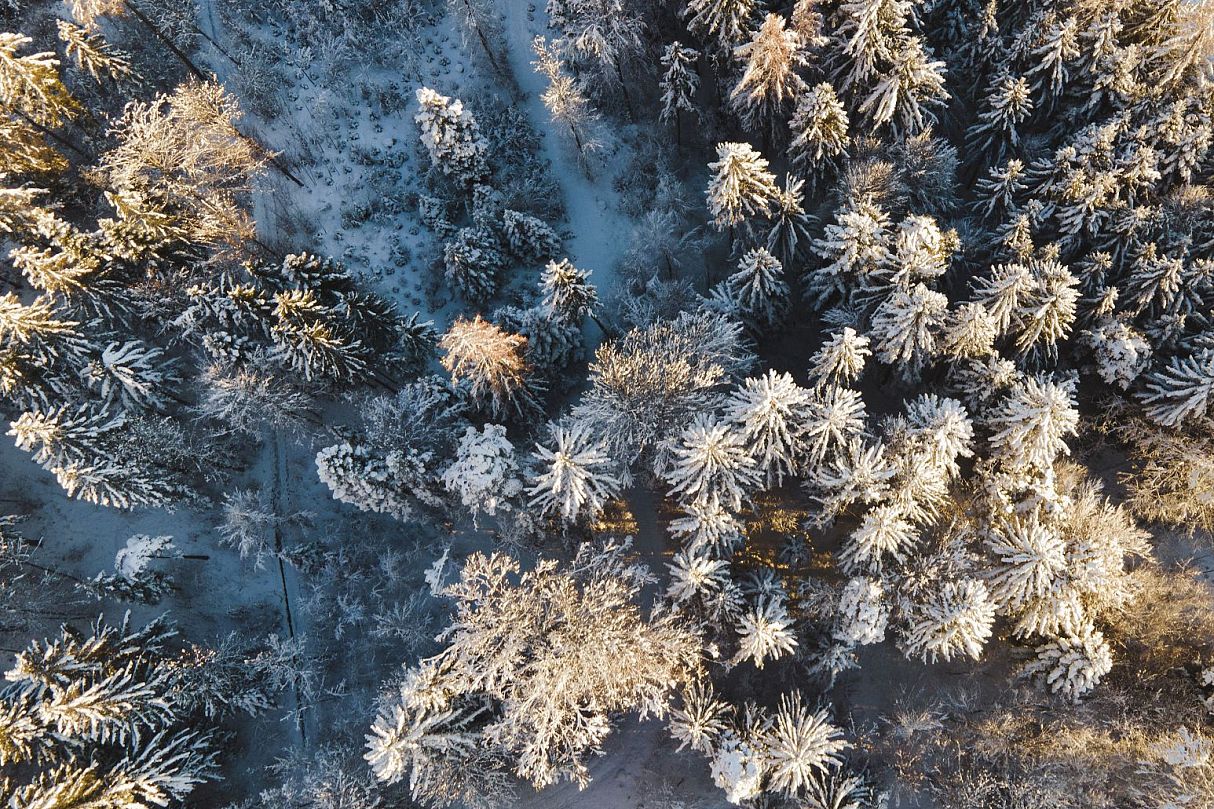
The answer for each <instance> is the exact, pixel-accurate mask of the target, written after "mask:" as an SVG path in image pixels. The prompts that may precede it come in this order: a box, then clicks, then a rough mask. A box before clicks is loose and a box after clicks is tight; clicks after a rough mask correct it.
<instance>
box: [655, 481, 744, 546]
mask: <svg viewBox="0 0 1214 809" xmlns="http://www.w3.org/2000/svg"><path fill="white" fill-rule="evenodd" d="M682 512H683V514H684V516H682V517H679V518H677V519H673V520H671V521H670V526H669V528H670V533H671V535H672V536H674V537H675V538H676V539H678V540H680V541H681V542H682V543H683V546H684V548H686V550H687V551H688V552H689V553H712V554H718V555H724V554H726V553H728V551H729V550H730V549H732V548H733V546H734V545H736V544H738V543H739V542H741V541H742V524H741V523H740V522H739V521H738V519H737V518H736V517H735V516H733V514H732V513H730V512H729V510H727V509H726V508H724V507H723V506H722V505H721V502H720V499H719V498H716V497H711V496H710V497H708V498H707V499H706V500H704V501H703V502H700V503H689V504H687V505H684V506H683V507H682Z"/></svg>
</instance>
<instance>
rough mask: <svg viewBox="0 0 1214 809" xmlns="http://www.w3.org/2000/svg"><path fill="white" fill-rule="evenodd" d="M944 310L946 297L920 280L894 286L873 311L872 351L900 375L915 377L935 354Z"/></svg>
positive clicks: (945, 311)
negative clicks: (906, 285) (904, 286)
mask: <svg viewBox="0 0 1214 809" xmlns="http://www.w3.org/2000/svg"><path fill="white" fill-rule="evenodd" d="M947 312H948V298H946V297H945V296H944V295H942V294H940V293H939V292H933V291H932V290H930V289H928V288H927V287H926V286H924V285H923V284H915V286H913V287H911V288H910V289H905V290H903V289H896V290H895V291H894V292H893V294H892V295H890V296H889V297H888V298H886V299H885V301H884V302H883V303H882V304H881V305H880V306H879V307H877V311H876V312H874V313H873V319H872V328H871V329H870V330H869V337H870V338H871V339H872V341H873V348H874V351H873V353H874V354H876V356H877V359H879V360H881V361H882V362H884V363H886V364H887V365H894V366H896V367H897V368H898V372H899V373H900V374H901V375H902V376H903V377H904V378H907V379H913V378H915V377H917V376H918V375H919V373H920V372H921V371H922V369H923V366H925V365H926V364H927V363H928V361H929V360H931V359H932V357H933V356H934V355H935V354H936V351H937V348H936V346H937V339H938V336H939V334H940V330H941V329H942V327H943V326H944V323H945V318H946V315H947Z"/></svg>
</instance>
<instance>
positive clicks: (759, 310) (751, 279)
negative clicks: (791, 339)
mask: <svg viewBox="0 0 1214 809" xmlns="http://www.w3.org/2000/svg"><path fill="white" fill-rule="evenodd" d="M725 286H726V289H727V290H728V292H729V296H730V298H731V299H732V300H733V301H734V302H735V303H736V304H737V306H738V310H739V312H740V313H741V315H742V318H743V319H744V320H745V321H746V322H747V323H748V324H750V325H751V326H752V328H754V329H756V330H757V331H763V330H765V329H768V328H771V327H773V326H775V325H776V324H777V323H779V322H780V320H781V319H783V317H784V315H785V313H786V312H787V311H788V304H789V301H788V296H789V292H788V284H786V283H785V282H784V267H783V266H782V265H781V264H780V260H779V259H777V258H776V257H775V256H773V255H772V254H771V253H769V252H767V250H766V249H765V248H762V247H758V248H755V249H754V250H751V251H749V252H748V253H746V254H745V255H743V256H742V258H741V259H740V260H739V261H738V269H737V271H736V272H735V273H734V274H733V275H731V276H729V278H728V279H727V280H726V281H725Z"/></svg>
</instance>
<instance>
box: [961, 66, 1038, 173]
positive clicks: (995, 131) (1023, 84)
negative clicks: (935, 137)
mask: <svg viewBox="0 0 1214 809" xmlns="http://www.w3.org/2000/svg"><path fill="white" fill-rule="evenodd" d="M983 107H984V108H983V110H982V112H980V113H979V114H978V123H976V124H974V125H973V126H971V127H970V128H969V131H968V132H966V140H967V141H968V144H969V147H970V149H971V150H973V151H977V152H981V153H984V154H985V159H986V160H987V162H988V163H990V164H995V163H998V162H1000V161H1001V160H1003V158H1004V156H1005V155H1006V154H1007V152H1008V150H1009V149H1018V148H1020V133H1019V131H1018V128H1019V127H1020V126H1021V125H1022V124H1023V123H1024V121H1025V119H1027V118H1028V117H1029V115H1031V114H1032V112H1033V96H1032V92H1031V90H1030V88H1029V83H1028V81H1027V80H1026V79H1025V78H1024V77H1023V76H1016V77H1012V76H1007V75H1005V76H999V77H996V79H995V83H994V84H993V86H992V87H991V89H990V91H989V92H988V93H987V96H986V99H985V101H984V102H983Z"/></svg>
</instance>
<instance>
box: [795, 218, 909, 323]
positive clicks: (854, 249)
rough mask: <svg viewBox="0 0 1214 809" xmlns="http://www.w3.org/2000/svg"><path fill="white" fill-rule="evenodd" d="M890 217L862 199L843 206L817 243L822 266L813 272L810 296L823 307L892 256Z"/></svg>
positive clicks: (809, 289)
mask: <svg viewBox="0 0 1214 809" xmlns="http://www.w3.org/2000/svg"><path fill="white" fill-rule="evenodd" d="M891 241H892V239H891V234H890V232H889V216H888V215H887V214H886V213H885V211H883V210H882V209H881V207H880V206H878V205H875V204H874V203H872V202H868V201H861V202H858V203H855V204H850V203H849V204H848V205H845V206H844V207H842V208H840V209H839V211H838V213H836V214H835V222H834V223H832V224H829V225H827V226H826V228H825V229H824V230H823V233H822V237H821V238H819V239H815V240H814V243H813V251H814V253H815V254H816V255H817V256H818V257H819V258H821V259H822V262H823V264H822V266H821V267H819V268H817V269H815V270H814V271H813V273H812V274H811V275H810V277H809V280H808V284H807V289H806V296H807V297H808V298H809V299H810V300H812V301H813V303H814V306H815V307H817V308H819V309H821V308H822V307H823V306H824V305H825V304H826V303H827V302H828V301H830V300H831V299H834V298H840V297H844V298H845V297H846V296H847V295H848V293H849V291H850V290H852V289H854V288H856V287H858V286H859V285H860V284H861V282H862V281H863V280H864V279H865V278H866V277H867V276H869V275H870V274H873V273H876V272H878V271H879V270H880V269H882V268H883V267H885V266H886V265H887V264H888V263H889V261H890V258H891V248H892V244H891Z"/></svg>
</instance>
